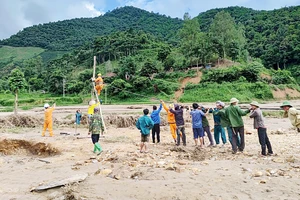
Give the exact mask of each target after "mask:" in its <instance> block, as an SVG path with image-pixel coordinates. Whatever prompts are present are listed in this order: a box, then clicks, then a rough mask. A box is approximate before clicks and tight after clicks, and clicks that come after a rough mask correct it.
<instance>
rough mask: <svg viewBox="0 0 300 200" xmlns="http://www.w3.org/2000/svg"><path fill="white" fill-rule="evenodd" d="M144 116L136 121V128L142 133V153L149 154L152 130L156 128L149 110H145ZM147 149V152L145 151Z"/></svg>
mask: <svg viewBox="0 0 300 200" xmlns="http://www.w3.org/2000/svg"><path fill="white" fill-rule="evenodd" d="M143 113H144V116H142V117H140V118H139V119H138V120H137V121H136V124H135V125H136V127H137V129H139V130H140V131H141V144H140V152H141V153H143V152H145V153H147V143H148V142H149V135H150V130H151V129H152V128H153V126H154V122H153V120H152V119H151V118H150V117H149V116H148V114H149V110H148V109H147V108H146V109H144V110H143ZM143 149H145V150H143Z"/></svg>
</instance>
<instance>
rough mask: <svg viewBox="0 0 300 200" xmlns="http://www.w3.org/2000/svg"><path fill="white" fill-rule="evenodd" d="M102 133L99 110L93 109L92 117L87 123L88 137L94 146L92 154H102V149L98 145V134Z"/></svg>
mask: <svg viewBox="0 0 300 200" xmlns="http://www.w3.org/2000/svg"><path fill="white" fill-rule="evenodd" d="M103 132H104V126H103V123H102V118H101V115H100V109H99V108H97V107H95V108H94V115H92V116H91V118H90V123H89V132H88V135H90V134H92V135H91V138H92V142H93V144H94V153H97V154H100V153H101V152H102V148H101V146H100V144H99V138H100V133H103Z"/></svg>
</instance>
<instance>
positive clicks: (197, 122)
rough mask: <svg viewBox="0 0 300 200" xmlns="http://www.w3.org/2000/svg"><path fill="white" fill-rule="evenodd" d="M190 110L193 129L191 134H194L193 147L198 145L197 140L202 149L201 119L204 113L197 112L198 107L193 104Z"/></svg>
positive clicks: (202, 131) (202, 132)
mask: <svg viewBox="0 0 300 200" xmlns="http://www.w3.org/2000/svg"><path fill="white" fill-rule="evenodd" d="M192 107H193V109H192V108H189V110H190V115H191V116H192V128H193V134H194V140H195V146H197V145H198V140H199V143H200V148H203V147H204V140H203V137H204V130H203V127H202V118H203V117H205V114H204V112H202V110H199V109H198V108H199V105H198V104H197V103H193V105H192Z"/></svg>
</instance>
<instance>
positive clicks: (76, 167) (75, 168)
mask: <svg viewBox="0 0 300 200" xmlns="http://www.w3.org/2000/svg"><path fill="white" fill-rule="evenodd" d="M71 169H72V170H79V169H80V167H78V166H73V167H71Z"/></svg>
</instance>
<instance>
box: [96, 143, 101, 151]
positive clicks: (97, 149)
mask: <svg viewBox="0 0 300 200" xmlns="http://www.w3.org/2000/svg"><path fill="white" fill-rule="evenodd" d="M95 147H96V153H101V151H102V148H101V146H100V144H99V143H98V142H96V143H95Z"/></svg>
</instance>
